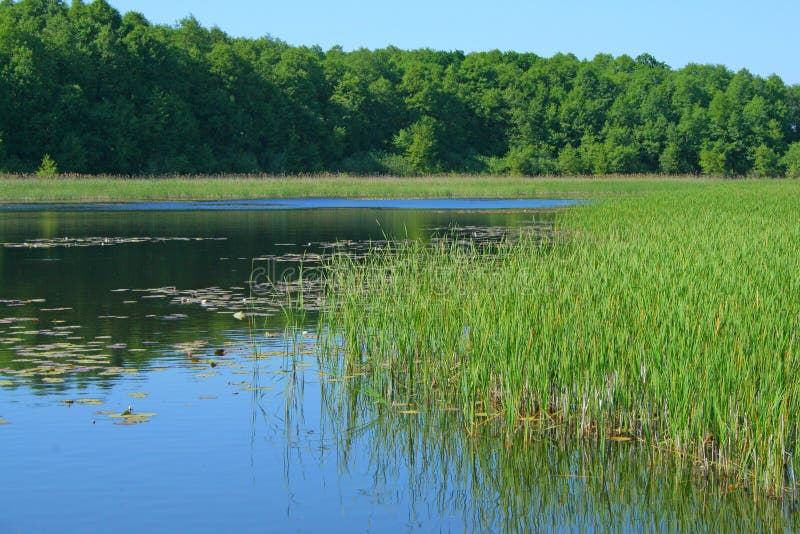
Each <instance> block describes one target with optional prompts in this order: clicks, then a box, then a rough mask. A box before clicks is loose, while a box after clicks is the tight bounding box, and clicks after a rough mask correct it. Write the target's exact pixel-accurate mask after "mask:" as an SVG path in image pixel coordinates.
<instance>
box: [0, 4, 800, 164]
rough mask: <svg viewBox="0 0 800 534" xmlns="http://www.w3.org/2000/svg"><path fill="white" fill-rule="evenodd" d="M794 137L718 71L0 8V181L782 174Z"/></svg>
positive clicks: (87, 9) (796, 109) (794, 97)
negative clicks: (263, 175) (11, 176)
mask: <svg viewBox="0 0 800 534" xmlns="http://www.w3.org/2000/svg"><path fill="white" fill-rule="evenodd" d="M799 124H800V86H797V85H795V86H787V85H786V84H784V83H783V82H782V80H781V79H780V78H779V77H777V76H770V77H769V78H766V79H764V78H762V77H759V76H754V75H752V74H751V73H749V72H748V71H746V70H742V71H739V72H737V73H734V72H732V71H730V70H728V69H727V68H725V67H723V66H719V65H688V66H686V67H685V68H682V69H680V70H672V69H671V68H670V67H668V66H667V65H665V64H664V63H661V62H659V61H657V60H656V59H655V58H653V57H652V56H650V55H647V54H644V55H641V56H638V57H637V58H635V59H633V58H631V57H629V56H620V57H612V56H610V55H598V56H596V57H595V58H594V59H592V60H591V61H582V60H579V59H577V58H576V57H575V56H573V55H556V56H554V57H551V58H541V57H538V56H536V55H535V54H521V53H514V52H506V53H502V52H498V51H493V52H485V53H471V54H464V53H462V52H458V51H456V52H442V51H434V50H414V51H404V50H399V49H397V48H392V47H390V48H386V49H381V50H375V51H370V50H358V51H354V52H344V51H343V50H342V49H340V48H333V49H331V50H328V51H327V52H326V51H323V50H322V49H320V48H318V47H311V48H309V47H298V46H290V45H288V44H286V43H284V42H282V41H280V40H277V39H273V38H269V37H264V38H260V39H244V38H233V37H230V36H228V35H226V34H225V33H224V32H222V31H221V30H219V29H216V28H212V29H206V28H203V27H202V26H201V25H200V24H199V23H198V22H197V21H196V20H195V19H193V18H187V19H185V20H183V21H181V22H180V23H179V24H178V25H177V26H176V27H169V26H161V25H153V24H151V23H149V22H148V21H147V19H145V17H144V16H142V15H141V14H138V13H135V12H131V13H126V14H124V15H121V14H120V13H119V12H118V11H116V10H115V9H114V8H112V7H111V6H109V5H108V3H106V2H105V0H95V1H94V2H92V3H88V4H85V3H84V2H82V1H81V0H73V1H72V3H71V4H70V5H67V4H66V3H65V2H63V1H60V0H21V1H19V2H13V1H12V0H1V1H0V170H4V171H7V172H32V171H35V170H36V169H37V168H39V167H40V165H42V161H43V159H44V160H45V164H46V165H47V166H49V167H48V168H51V169H52V168H54V167H55V166H57V167H58V169H59V170H60V171H62V172H75V173H115V174H157V173H219V172H268V173H294V172H318V171H342V172H350V173H392V174H417V173H437V172H470V173H481V172H486V173H514V174H587V173H593V174H605V173H650V172H663V173H706V174H715V175H717V174H721V175H755V176H778V175H782V174H789V175H795V176H796V175H800V132H799V131H798V125H799ZM45 155H48V156H49V158H45Z"/></svg>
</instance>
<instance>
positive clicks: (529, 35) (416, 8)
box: [109, 0, 800, 84]
mask: <svg viewBox="0 0 800 534" xmlns="http://www.w3.org/2000/svg"><path fill="white" fill-rule="evenodd" d="M109 3H110V4H111V5H113V6H114V7H116V8H117V9H119V10H120V11H122V12H126V11H139V12H140V13H143V14H144V15H145V16H146V17H147V18H148V19H149V20H150V21H151V22H154V23H158V24H175V23H177V21H179V20H180V19H181V18H183V17H185V16H187V15H189V14H192V15H194V16H195V17H196V18H197V19H198V20H199V21H200V22H201V23H202V24H203V25H204V26H206V27H211V26H218V27H219V28H221V29H222V30H224V31H225V32H227V33H228V34H230V35H233V36H241V37H260V36H264V35H271V36H272V37H276V38H279V39H281V40H283V41H286V42H288V43H290V44H293V45H320V46H321V47H322V48H323V49H325V50H327V49H328V48H330V47H332V46H334V45H337V44H338V45H341V46H343V47H344V49H345V50H353V49H356V48H361V47H366V48H382V47H385V46H387V45H395V46H397V47H400V48H406V49H410V48H424V47H429V48H434V49H440V50H463V51H465V52H471V51H479V50H492V49H500V50H515V51H518V52H534V53H536V54H538V55H540V56H545V57H549V56H552V55H553V54H555V53H558V52H572V53H574V54H575V55H577V56H578V57H579V58H591V57H593V56H594V55H595V54H597V53H599V52H604V53H610V54H613V55H615V56H616V55H620V54H628V55H630V56H633V57H635V56H637V55H638V54H640V53H643V52H648V53H650V54H652V55H653V56H655V57H656V58H657V59H658V60H660V61H664V62H666V63H668V64H669V65H670V66H672V67H674V68H680V67H683V66H684V65H686V64H687V63H721V64H723V65H726V66H727V67H729V68H731V69H733V70H739V69H740V68H747V69H748V70H750V71H751V72H753V73H754V74H759V75H762V76H768V75H770V74H773V73H774V74H778V75H779V76H780V77H781V78H783V80H784V81H785V82H787V83H791V84H798V83H800V58H798V57H797V52H798V50H800V45H798V38H797V35H798V33H799V32H800V0H761V1H758V2H755V1H744V0H671V1H670V0H638V1H633V0H606V1H600V0H595V1H578V0H530V1H527V2H524V1H518V2H514V1H511V0H493V1H486V0H484V1H480V2H479V1H476V0H460V1H456V0H440V1H435V0H404V1H402V2H399V1H397V0H388V1H381V0H373V1H365V0H340V1H335V0H294V1H287V0H282V1H275V0H261V1H259V0H225V1H197V0H195V1H189V0H109Z"/></svg>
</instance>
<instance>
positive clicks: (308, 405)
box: [0, 201, 796, 532]
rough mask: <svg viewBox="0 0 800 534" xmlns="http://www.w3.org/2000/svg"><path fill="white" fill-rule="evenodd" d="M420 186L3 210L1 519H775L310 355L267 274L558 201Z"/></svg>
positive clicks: (353, 523)
mask: <svg viewBox="0 0 800 534" xmlns="http://www.w3.org/2000/svg"><path fill="white" fill-rule="evenodd" d="M248 202H252V201H248ZM282 202H285V201H282ZM395 202H396V201H395ZM414 202H418V201H414ZM226 205H228V206H230V203H228V204H226ZM295 207H297V206H295ZM305 207H306V208H309V206H307V205H306V206H305ZM430 208H431V209H420V207H419V206H416V205H415V207H414V208H411V207H409V206H406V207H404V208H402V209H401V208H399V207H398V206H384V205H380V206H379V205H372V206H364V207H352V206H335V207H333V206H315V207H314V209H272V208H270V209H262V207H257V208H255V209H239V208H234V207H229V208H226V209H216V208H214V209H198V208H197V206H195V207H194V208H185V209H172V208H170V209H164V210H162V209H152V207H151V208H150V209H137V210H127V209H111V210H109V209H105V208H104V209H74V210H70V209H67V207H64V206H62V207H59V208H58V209H55V210H50V209H44V208H43V207H40V208H39V209H38V210H29V209H23V210H4V211H0V479H1V480H2V484H0V532H106V531H108V530H113V531H117V532H142V531H155V532H166V531H169V532H173V531H193V532H219V531H223V530H225V531H228V530H230V531H242V530H244V531H259V532H356V531H361V532H387V531H388V532H404V531H423V532H430V531H445V532H463V531H468V532H503V531H511V532H517V531H518V532H524V531H532V532H536V531H565V530H566V531H571V530H581V531H588V532H594V531H609V530H610V531H669V532H673V531H674V532H683V531H753V530H769V531H786V532H790V531H792V530H794V528H795V526H796V518H795V513H794V512H792V511H790V510H788V509H787V508H786V507H785V506H784V505H781V504H780V503H777V502H773V501H768V500H764V499H762V500H761V502H759V503H758V504H755V503H754V502H753V496H752V495H747V494H746V493H744V492H742V491H735V490H734V491H728V488H725V487H724V485H711V486H709V485H707V484H705V483H704V482H703V481H701V480H698V479H697V478H696V477H693V476H692V472H691V469H686V468H685V466H681V465H678V464H676V463H675V462H674V458H670V456H669V455H665V456H664V458H661V459H658V458H657V459H656V460H653V458H652V456H651V455H650V454H649V452H648V453H647V454H646V453H645V452H646V451H643V450H641V449H639V448H636V447H635V446H631V445H629V444H624V443H622V444H609V445H606V446H605V447H603V448H600V447H597V446H594V445H591V444H581V443H565V442H563V441H560V440H558V439H555V438H554V437H549V436H540V437H537V438H536V439H534V440H532V441H531V440H528V441H523V440H522V439H521V438H520V439H519V440H516V441H511V442H509V441H507V440H506V439H505V437H504V436H496V435H493V434H492V432H491V431H489V430H487V432H486V435H478V436H469V435H467V434H466V433H465V432H464V431H463V428H462V427H461V426H460V425H459V422H458V421H457V420H456V419H454V418H449V417H447V416H445V415H442V416H436V417H432V416H431V417H427V416H425V415H424V414H415V413H407V414H402V413H398V412H396V411H395V412H386V411H381V410H378V409H376V407H375V406H374V403H373V402H371V401H370V400H369V399H368V398H365V396H364V395H363V394H359V386H358V381H357V380H350V379H347V380H340V378H341V377H330V376H326V374H325V373H326V370H325V369H321V368H320V366H319V363H318V361H317V359H316V357H315V354H314V350H315V349H314V347H315V345H314V343H315V338H316V332H315V327H316V324H315V322H314V314H313V310H311V313H309V314H308V315H307V316H306V322H305V323H304V324H296V323H294V322H292V321H289V320H288V319H287V316H286V314H285V313H284V310H283V308H282V307H281V304H280V302H279V299H275V298H274V295H273V294H272V293H269V294H267V293H264V294H262V293H261V289H262V288H263V287H266V286H268V285H270V284H268V283H267V282H270V281H274V282H276V283H277V281H278V278H280V277H281V276H283V274H284V273H287V272H288V273H296V272H297V270H298V269H299V266H300V264H301V262H302V263H308V264H311V265H313V264H314V262H315V261H317V260H318V258H320V257H324V256H325V254H328V253H330V251H333V250H341V249H342V247H343V246H344V248H346V249H347V250H351V251H355V252H354V253H358V254H360V253H363V252H364V251H366V250H368V249H369V248H371V247H373V246H381V245H382V244H384V243H385V241H386V240H402V239H428V238H430V237H431V236H432V235H434V234H437V233H439V234H441V233H447V232H448V230H447V229H448V228H454V227H456V228H459V229H460V230H459V231H458V236H459V237H458V238H459V239H465V240H468V239H476V240H487V239H496V238H498V237H499V236H502V235H503V234H504V232H503V229H514V228H521V227H522V228H534V229H546V228H548V227H549V226H551V225H552V224H553V220H554V217H555V215H554V212H553V211H552V210H549V209H548V210H541V209H530V208H525V207H522V208H520V207H519V206H516V207H512V206H507V205H505V204H497V205H487V204H483V208H481V209H480V210H478V211H472V210H473V209H477V208H474V207H464V206H463V205H462V206H461V207H459V208H454V209H448V208H443V207H441V206H438V207H430ZM489 208H499V209H496V210H494V211H493V210H491V209H489ZM342 242H344V243H345V245H342ZM254 281H255V282H257V284H255V285H254V284H253V282H254ZM243 316H244V318H242V317H243ZM292 319H293V320H296V317H295V318H292Z"/></svg>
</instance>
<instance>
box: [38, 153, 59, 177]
mask: <svg viewBox="0 0 800 534" xmlns="http://www.w3.org/2000/svg"><path fill="white" fill-rule="evenodd" d="M57 174H58V165H56V162H55V161H54V160H53V158H51V157H50V154H45V155H44V156H43V157H42V163H41V165H39V170H38V171H36V175H37V176H40V177H42V178H52V177H54V176H56V175H57Z"/></svg>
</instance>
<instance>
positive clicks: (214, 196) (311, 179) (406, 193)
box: [0, 175, 719, 203]
mask: <svg viewBox="0 0 800 534" xmlns="http://www.w3.org/2000/svg"><path fill="white" fill-rule="evenodd" d="M717 182H719V180H714V179H705V178H696V177H664V176H610V177H603V178H595V177H578V178H575V177H570V178H562V177H539V178H525V177H508V176H480V175H476V176H421V177H417V178H397V177H388V176H371V177H370V176H365V177H356V176H342V175H309V176H224V175H223V176H183V177H181V176H176V177H153V178H127V177H103V176H59V177H54V178H38V177H30V176H0V202H4V203H6V202H125V201H158V200H231V199H251V198H299V197H346V198H465V197H482V198H498V197H500V198H585V197H587V196H591V197H592V198H597V197H605V196H609V195H618V194H639V193H642V192H644V191H652V190H654V189H673V190H674V189H676V188H679V189H687V188H691V187H700V186H710V185H713V184H715V183H717Z"/></svg>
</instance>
